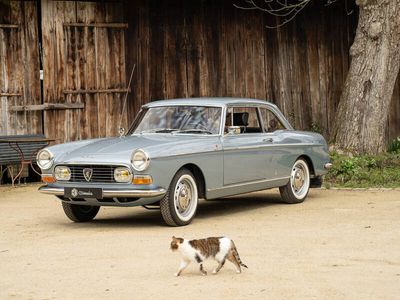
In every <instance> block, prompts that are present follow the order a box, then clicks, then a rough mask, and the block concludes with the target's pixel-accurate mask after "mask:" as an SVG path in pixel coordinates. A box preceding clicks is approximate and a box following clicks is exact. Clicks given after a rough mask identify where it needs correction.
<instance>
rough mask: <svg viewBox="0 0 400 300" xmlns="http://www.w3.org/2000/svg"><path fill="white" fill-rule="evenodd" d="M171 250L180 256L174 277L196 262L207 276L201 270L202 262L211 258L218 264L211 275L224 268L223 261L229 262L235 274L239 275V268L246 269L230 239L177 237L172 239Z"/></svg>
mask: <svg viewBox="0 0 400 300" xmlns="http://www.w3.org/2000/svg"><path fill="white" fill-rule="evenodd" d="M171 250H172V251H179V252H180V253H181V255H182V260H181V264H180V266H179V270H178V272H176V273H175V274H174V275H175V276H179V275H181V273H182V271H183V270H184V269H185V268H186V267H187V266H188V265H189V264H190V262H196V263H198V264H199V265H200V272H201V273H202V274H203V275H207V272H206V271H205V270H204V268H203V261H204V260H206V259H208V258H211V259H215V260H216V261H217V262H218V266H217V267H216V268H215V269H214V271H213V274H217V273H218V271H219V270H220V269H221V268H222V267H223V266H224V264H225V260H229V261H230V262H231V263H233V264H234V265H235V267H236V272H237V273H241V272H242V269H241V268H240V266H242V267H245V268H247V266H246V265H245V264H244V263H243V262H242V261H241V260H240V257H239V253H238V251H237V249H236V247H235V244H234V243H233V241H232V240H231V239H230V238H227V237H209V238H206V239H199V240H186V239H183V238H179V237H174V236H173V237H172V241H171Z"/></svg>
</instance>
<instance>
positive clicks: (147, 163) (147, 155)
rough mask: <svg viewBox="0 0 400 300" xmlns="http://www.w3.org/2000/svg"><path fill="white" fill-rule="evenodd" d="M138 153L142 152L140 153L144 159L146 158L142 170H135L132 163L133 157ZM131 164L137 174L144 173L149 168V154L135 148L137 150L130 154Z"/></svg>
mask: <svg viewBox="0 0 400 300" xmlns="http://www.w3.org/2000/svg"><path fill="white" fill-rule="evenodd" d="M138 152H142V153H143V154H144V156H145V158H146V166H145V167H144V168H143V169H137V168H136V167H135V164H134V163H133V162H134V160H133V157H134V156H135V154H136V153H138ZM131 164H132V168H133V169H134V170H135V171H138V172H143V171H146V170H147V168H148V167H149V166H150V156H149V154H148V153H147V152H146V151H144V150H143V149H142V148H137V149H135V151H133V152H132V154H131Z"/></svg>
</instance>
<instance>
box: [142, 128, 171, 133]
mask: <svg viewBox="0 0 400 300" xmlns="http://www.w3.org/2000/svg"><path fill="white" fill-rule="evenodd" d="M177 130H178V129H173V128H153V129H149V130H143V131H142V132H140V133H170V132H173V131H177Z"/></svg>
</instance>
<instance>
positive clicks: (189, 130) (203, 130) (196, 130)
mask: <svg viewBox="0 0 400 300" xmlns="http://www.w3.org/2000/svg"><path fill="white" fill-rule="evenodd" d="M176 133H206V134H213V133H212V132H211V131H209V130H206V129H198V128H191V129H182V130H179V131H177V132H176Z"/></svg>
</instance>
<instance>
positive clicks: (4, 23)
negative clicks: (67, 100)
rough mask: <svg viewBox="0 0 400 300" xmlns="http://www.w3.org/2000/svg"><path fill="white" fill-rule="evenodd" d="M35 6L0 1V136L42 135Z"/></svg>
mask: <svg viewBox="0 0 400 300" xmlns="http://www.w3.org/2000/svg"><path fill="white" fill-rule="evenodd" d="M39 72H40V64H39V47H38V26H37V3H36V2H35V1H3V2H0V135H15V134H38V133H42V130H43V128H42V114H41V112H40V111H38V110H31V109H32V107H36V105H40V104H41V99H40V75H39V74H40V73H39Z"/></svg>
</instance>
